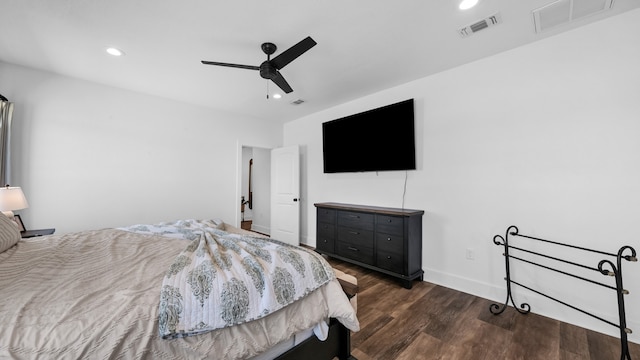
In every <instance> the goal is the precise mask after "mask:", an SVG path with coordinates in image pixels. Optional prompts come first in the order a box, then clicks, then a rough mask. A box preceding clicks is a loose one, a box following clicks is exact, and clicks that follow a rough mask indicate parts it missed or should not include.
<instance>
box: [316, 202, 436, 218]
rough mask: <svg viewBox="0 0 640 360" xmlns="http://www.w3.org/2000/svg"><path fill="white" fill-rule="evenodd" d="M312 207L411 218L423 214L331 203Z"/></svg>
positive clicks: (414, 211) (412, 211) (416, 211)
mask: <svg viewBox="0 0 640 360" xmlns="http://www.w3.org/2000/svg"><path fill="white" fill-rule="evenodd" d="M313 205H315V207H319V208H329V209H337V210H351V211H363V212H372V213H376V214H386V215H400V216H411V215H422V214H424V210H412V209H400V208H390V207H380V206H368V205H354V204H341V203H333V202H326V203H315V204H313Z"/></svg>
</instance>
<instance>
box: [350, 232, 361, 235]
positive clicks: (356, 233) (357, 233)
mask: <svg viewBox="0 0 640 360" xmlns="http://www.w3.org/2000/svg"><path fill="white" fill-rule="evenodd" d="M349 234H353V235H360V233H359V232H357V231H349Z"/></svg>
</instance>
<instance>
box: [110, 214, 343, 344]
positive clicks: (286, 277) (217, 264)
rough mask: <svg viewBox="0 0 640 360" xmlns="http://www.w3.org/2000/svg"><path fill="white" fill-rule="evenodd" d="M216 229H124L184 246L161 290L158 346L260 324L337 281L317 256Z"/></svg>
mask: <svg viewBox="0 0 640 360" xmlns="http://www.w3.org/2000/svg"><path fill="white" fill-rule="evenodd" d="M220 227H221V226H220V225H218V224H216V223H215V222H212V221H206V222H205V221H196V220H181V221H177V222H173V223H162V224H157V225H134V226H131V227H127V228H122V229H123V230H127V231H133V232H138V233H145V234H148V233H156V234H163V235H169V236H171V237H177V238H183V239H185V240H189V241H190V242H188V243H186V244H188V246H186V245H185V246H186V248H185V250H183V251H182V252H181V253H180V254H179V255H178V256H177V257H176V258H175V261H174V262H173V263H172V264H171V266H170V267H169V270H168V271H167V273H166V275H165V277H164V280H163V282H162V291H161V294H160V310H159V327H160V335H161V336H162V337H163V338H165V339H168V338H174V337H182V336H191V335H197V334H201V333H204V332H208V331H211V330H215V329H220V328H223V327H227V326H232V325H237V324H241V323H244V322H248V321H252V320H256V319H259V318H262V317H265V316H267V315H269V314H271V313H273V312H275V311H278V310H280V309H282V308H283V307H285V306H287V305H289V304H291V303H293V302H294V301H296V300H299V299H301V298H303V297H305V296H306V295H308V294H309V293H310V292H312V291H314V290H316V289H317V288H319V287H320V286H322V285H324V284H326V283H327V282H329V281H330V280H333V279H335V273H334V272H333V269H332V268H331V267H330V266H329V264H328V263H327V262H326V261H324V260H323V259H322V258H321V256H320V255H319V254H317V253H316V252H313V251H310V250H307V249H304V248H302V247H298V246H291V245H289V244H285V243H282V242H279V241H274V240H268V239H265V238H263V237H254V236H248V235H239V234H230V233H227V232H225V231H222V230H220Z"/></svg>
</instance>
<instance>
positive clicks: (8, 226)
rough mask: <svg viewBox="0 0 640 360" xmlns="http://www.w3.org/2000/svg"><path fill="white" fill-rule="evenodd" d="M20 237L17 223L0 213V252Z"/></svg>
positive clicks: (16, 241) (15, 242)
mask: <svg viewBox="0 0 640 360" xmlns="http://www.w3.org/2000/svg"><path fill="white" fill-rule="evenodd" d="M20 239H21V237H20V230H19V229H18V224H16V223H15V222H14V221H13V220H11V219H9V218H8V217H7V216H6V215H4V214H2V213H0V253H2V252H4V251H5V250H7V249H8V248H10V247H12V246H13V245H15V244H17V243H18V241H20Z"/></svg>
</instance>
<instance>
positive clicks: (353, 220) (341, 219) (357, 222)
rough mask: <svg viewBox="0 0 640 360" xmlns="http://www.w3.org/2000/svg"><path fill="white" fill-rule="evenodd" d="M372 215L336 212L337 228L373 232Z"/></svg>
mask: <svg viewBox="0 0 640 360" xmlns="http://www.w3.org/2000/svg"><path fill="white" fill-rule="evenodd" d="M373 219H374V215H373V214H367V213H361V212H356V211H338V226H346V227H351V228H357V229H362V230H371V231H373Z"/></svg>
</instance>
